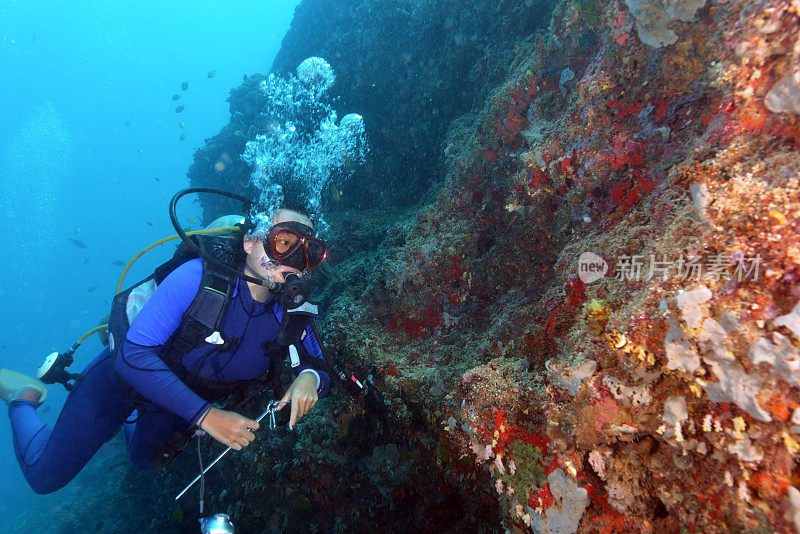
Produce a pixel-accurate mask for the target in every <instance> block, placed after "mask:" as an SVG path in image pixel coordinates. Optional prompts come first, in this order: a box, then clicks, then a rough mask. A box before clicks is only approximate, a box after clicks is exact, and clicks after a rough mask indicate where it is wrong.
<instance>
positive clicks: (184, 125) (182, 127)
mask: <svg viewBox="0 0 800 534" xmlns="http://www.w3.org/2000/svg"><path fill="white" fill-rule="evenodd" d="M178 128H180V129H181V130H183V129H184V128H186V123H185V122H183V121H181V122H179V123H178Z"/></svg>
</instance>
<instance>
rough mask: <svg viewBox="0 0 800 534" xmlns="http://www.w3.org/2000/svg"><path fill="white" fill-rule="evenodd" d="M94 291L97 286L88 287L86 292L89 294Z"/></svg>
mask: <svg viewBox="0 0 800 534" xmlns="http://www.w3.org/2000/svg"><path fill="white" fill-rule="evenodd" d="M95 289H97V286H92V287H90V288H89V289H87V291H88V292H89V293H91V292H92V291H94V290H95Z"/></svg>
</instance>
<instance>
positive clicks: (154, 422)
mask: <svg viewBox="0 0 800 534" xmlns="http://www.w3.org/2000/svg"><path fill="white" fill-rule="evenodd" d="M137 415H138V417H136V420H135V421H134V422H132V423H128V422H126V423H125V426H124V428H125V439H126V441H127V443H128V456H129V457H130V459H131V462H133V465H135V466H136V467H138V468H139V469H141V470H142V471H148V470H150V469H155V468H157V467H160V466H161V465H164V463H162V461H163V460H161V459H157V463H153V451H155V450H156V448H157V447H159V446H161V445H162V444H165V443H166V441H167V440H170V439H171V438H173V437H175V434H176V433H177V432H183V431H186V430H187V429H188V428H189V424H188V423H187V422H186V421H184V420H183V419H181V418H180V417H178V416H177V415H175V414H173V413H172V412H169V411H166V410H164V409H163V408H159V407H158V406H156V405H154V404H152V403H147V407H146V408H145V409H144V410H143V412H142V413H141V414H137ZM189 438H190V436H189V435H187V436H186V439H185V440H183V439H182V440H179V441H180V443H174V445H177V446H178V447H180V446H185V445H186V444H188V442H189ZM168 448H170V447H168ZM159 456H160V454H159ZM170 459H171V458H170Z"/></svg>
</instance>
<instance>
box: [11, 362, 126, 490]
mask: <svg viewBox="0 0 800 534" xmlns="http://www.w3.org/2000/svg"><path fill="white" fill-rule="evenodd" d="M113 371H114V365H113V361H112V358H111V355H110V353H109V351H108V349H107V348H105V349H103V350H102V351H101V352H100V353H99V354H98V355H97V356H96V357H95V358H94V360H92V362H91V363H89V365H87V366H86V369H84V372H83V379H82V380H81V381H80V382H79V383H78V386H77V387H76V388H75V389H74V390H73V391H72V392H71V393H70V394H69V397H68V398H67V401H66V402H65V403H64V407H63V408H62V410H61V414H60V415H59V416H58V421H56V424H55V426H54V427H53V429H52V430H51V429H50V428H48V427H47V425H45V424H44V423H43V422H42V421H41V419H39V416H38V415H37V414H36V410H35V408H36V404H35V403H33V402H31V401H29V400H25V399H16V400H12V401H10V402H9V403H8V412H9V416H10V418H11V428H12V430H13V433H14V451H15V452H16V455H17V460H18V461H19V465H20V467H21V468H22V473H23V474H24V475H25V478H26V479H27V481H28V483H29V484H30V485H31V487H32V488H33V490H34V491H35V492H36V493H51V492H53V491H56V490H57V489H60V488H62V487H63V486H65V485H66V484H67V483H68V482H69V481H70V480H72V479H73V478H74V477H75V475H77V474H78V472H79V471H80V470H81V469H82V468H83V466H84V465H86V462H88V461H89V459H90V458H91V457H92V456H94V454H95V453H96V452H97V450H98V449H99V448H100V446H101V445H103V443H105V442H106V441H108V440H109V439H111V438H112V437H113V436H114V434H116V432H117V430H118V429H119V426H120V424H122V421H123V420H124V419H125V417H126V416H127V415H128V413H130V404H129V402H128V401H127V400H125V399H124V398H123V397H122V396H121V395H120V394H119V392H118V391H117V387H116V382H115V380H114V374H113Z"/></svg>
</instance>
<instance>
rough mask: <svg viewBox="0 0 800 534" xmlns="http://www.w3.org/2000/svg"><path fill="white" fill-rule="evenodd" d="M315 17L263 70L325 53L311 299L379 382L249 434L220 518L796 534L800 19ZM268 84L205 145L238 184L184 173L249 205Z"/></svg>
mask: <svg viewBox="0 0 800 534" xmlns="http://www.w3.org/2000/svg"><path fill="white" fill-rule="evenodd" d="M332 5H333V4H332V3H331V2H330V1H323V0H305V1H303V2H302V3H301V4H300V6H299V7H298V10H297V13H296V18H295V21H294V23H293V26H292V30H291V31H290V33H289V35H287V37H286V39H285V40H284V47H283V49H282V50H281V53H280V54H279V56H278V58H277V59H276V62H275V69H276V70H277V71H278V72H281V71H284V70H285V71H288V70H290V69H294V68H295V67H296V65H297V64H298V63H299V61H300V60H302V59H303V58H305V57H307V56H311V55H319V56H323V57H326V58H327V59H328V60H329V61H330V62H331V64H332V65H333V67H334V68H335V69H336V72H337V76H338V81H337V84H336V85H335V86H334V87H333V88H332V90H334V91H338V94H339V96H340V98H341V102H342V106H343V108H344V109H346V110H347V112H350V111H353V112H357V113H359V114H361V115H363V116H364V117H365V124H366V127H367V131H368V135H369V138H370V140H371V144H372V149H373V152H372V156H373V159H372V162H371V170H369V169H368V170H367V172H366V173H365V175H364V176H363V177H362V178H361V181H360V182H359V181H358V177H354V178H353V179H354V180H356V182H354V183H351V184H350V187H351V190H350V191H348V192H347V194H346V195H345V197H344V198H345V199H348V200H346V201H345V200H343V202H342V203H340V205H339V206H337V209H335V210H333V211H332V212H331V214H330V217H329V218H330V224H331V229H330V234H331V235H330V242H331V247H330V248H331V251H332V257H331V263H330V266H329V270H328V273H327V274H321V275H320V278H319V279H318V282H319V284H321V285H322V286H323V288H324V290H325V291H324V293H323V295H322V296H321V300H322V301H323V305H324V308H325V309H326V310H327V311H326V316H325V321H324V322H325V337H326V342H327V345H328V347H329V350H330V351H331V353H332V354H336V355H337V356H338V357H339V358H340V359H341V360H342V361H344V362H345V363H346V364H347V365H348V366H349V367H350V368H352V369H353V370H355V371H356V372H357V373H358V374H359V376H362V377H364V378H365V379H366V380H367V381H368V382H370V383H372V384H374V385H375V386H376V387H377V388H378V389H379V390H380V391H382V393H375V394H373V395H370V396H367V397H366V398H364V399H359V400H352V399H348V398H347V397H346V396H345V395H340V394H337V395H334V396H332V397H331V398H329V399H326V400H324V401H322V402H320V404H319V405H318V406H317V407H316V408H315V410H314V412H312V414H310V415H309V416H307V417H306V418H305V419H304V420H303V422H302V423H301V425H299V426H298V428H299V431H298V432H297V433H291V434H286V435H284V436H280V437H279V439H277V440H274V441H270V442H267V441H266V440H265V441H264V442H258V443H256V444H254V445H253V446H252V450H251V451H248V452H246V453H245V454H244V455H243V457H246V458H247V460H248V461H243V462H240V463H238V464H237V466H236V477H240V479H241V483H240V484H238V485H234V487H230V488H229V489H228V493H227V494H226V503H229V508H228V513H230V514H232V516H233V517H234V522H236V523H237V525H239V524H241V525H243V528H245V531H260V530H261V529H264V528H265V527H264V525H265V524H267V525H270V527H269V529H268V531H281V530H286V531H300V530H303V529H307V528H309V526H310V525H316V526H317V527H318V528H320V529H321V530H323V531H328V530H335V529H337V528H338V529H344V530H345V531H361V529H363V527H364V525H369V527H370V528H371V529H375V530H386V531H391V530H393V529H396V528H398V526H399V525H403V528H408V529H413V530H421V531H443V532H447V531H451V532H457V531H468V530H470V531H474V530H475V529H476V528H480V529H483V530H487V531H502V530H504V529H508V530H510V531H515V532H537V533H555V532H574V531H577V532H680V531H682V530H685V531H689V532H728V531H735V530H739V531H759V532H762V531H763V532H791V531H793V530H794V529H796V528H797V523H798V519H797V518H798V517H800V512H798V510H800V505H798V503H799V502H800V497H799V495H800V493H799V492H798V489H797V488H798V486H800V476H799V475H800V471H798V468H797V461H798V459H799V458H800V415H798V414H800V394H799V393H800V367H798V362H800V338H799V337H798V335H800V326H798V325H799V324H800V319H798V316H800V312H798V311H797V310H798V309H800V308H798V305H799V304H798V303H799V302H800V288H799V287H798V280H800V272H798V263H800V244H799V243H798V241H799V240H798V230H799V228H798V225H800V189H798V185H800V183H799V182H800V177H799V176H798V172H800V159H798V152H797V149H798V144H799V143H800V125H799V124H798V107H797V94H798V90H799V89H798V88H797V87H795V85H793V84H794V82H795V81H796V72H797V71H798V65H800V40H799V39H800V38H799V37H798V35H800V34H799V33H798V29H800V3H798V2H797V1H793V2H790V1H785V0H765V1H758V2H753V1H751V0H747V1H744V0H740V1H736V0H734V1H722V0H707V1H706V2H699V1H685V2H682V1H679V0H670V1H667V0H661V1H658V0H639V1H633V0H631V1H628V2H625V3H621V2H613V3H605V2H593V1H591V0H579V1H566V0H564V1H559V2H556V3H554V4H547V3H544V4H542V3H535V2H518V3H509V2H496V3H493V4H491V5H490V4H489V3H485V4H483V3H480V4H477V5H475V6H472V7H469V8H465V7H463V6H460V5H459V4H457V3H454V2H423V3H419V2H408V3H402V2H401V3H388V2H383V1H379V0H373V1H367V0H364V1H347V2H337V3H336V8H334V7H332ZM404 5H405V6H406V7H403V6H404ZM423 15H424V16H423ZM403 32H407V33H403ZM440 34H441V35H443V36H444V37H441V38H439V39H438V41H437V42H436V44H433V40H432V39H431V37H430V36H432V35H440ZM397 35H403V36H404V37H403V38H402V39H398V38H397ZM426 36H427V37H426ZM459 36H460V37H459ZM465 69H466V70H465ZM565 69H570V70H569V72H572V73H573V76H569V75H566V76H565V75H563V74H562V73H564V72H565ZM464 72H467V73H468V74H466V75H465V74H464ZM261 79H263V77H260V78H259V77H251V78H248V81H246V82H245V84H244V85H243V86H242V87H240V88H239V89H237V90H236V91H234V93H233V94H232V97H231V105H232V112H233V115H234V119H232V125H231V126H229V127H228V128H226V129H225V130H223V132H222V133H221V134H220V136H219V137H218V138H214V139H212V140H210V142H209V145H207V146H206V147H205V148H203V149H200V151H199V152H198V155H201V158H202V157H208V158H209V160H210V161H211V162H212V164H213V162H214V161H216V159H217V158H219V157H221V156H220V153H221V152H222V151H224V152H225V153H227V154H229V155H231V160H232V161H233V162H234V163H232V164H231V166H229V167H226V169H225V171H224V172H230V174H224V173H223V174H224V175H222V174H220V173H217V174H215V172H216V171H208V170H207V169H205V168H202V169H201V167H203V165H201V164H200V163H198V159H197V158H196V162H195V166H193V168H192V169H191V170H190V177H191V179H192V182H193V185H215V186H221V187H227V188H233V189H237V188H242V189H244V188H245V184H246V178H247V175H246V173H242V174H241V175H240V174H238V172H239V166H243V164H242V163H241V162H240V161H239V160H238V158H237V157H235V155H238V154H241V152H242V151H243V149H244V142H245V139H242V140H241V143H240V142H239V141H238V139H239V137H237V135H236V132H240V133H242V134H243V135H244V136H245V137H246V136H247V134H246V132H247V131H248V129H251V128H252V129H253V132H254V133H255V132H256V131H257V129H258V128H259V127H262V125H260V123H259V116H258V109H257V108H256V107H250V106H248V104H247V103H248V102H249V98H250V96H249V95H251V94H253V92H254V91H255V88H256V87H257V85H258V82H259V81H260V80H261ZM412 82H413V83H412ZM373 84H374V86H373ZM234 108H236V110H235V111H233V109H234ZM237 113H239V115H237ZM234 122H235V124H234ZM231 130H234V131H233V133H231ZM237 150H238V152H237ZM202 155H204V156H202ZM198 165H199V167H198ZM368 167H369V166H368ZM368 181H369V182H370V183H367V182H368ZM390 190H391V191H393V192H392V193H391V194H389V193H385V194H380V193H381V192H387V191H390ZM397 192H399V193H397ZM251 193H252V192H251ZM403 195H405V196H409V195H410V196H411V197H412V198H413V199H414V200H417V199H420V198H426V199H427V202H426V203H425V204H422V205H420V206H417V207H407V205H406V206H403V204H404V203H403V202H401V201H400V200H399V198H398V197H399V196H403ZM426 195H427V196H426ZM362 197H368V198H369V200H365V199H364V200H356V199H361V198H362ZM345 202H346V203H345ZM381 203H383V205H381V206H380V209H373V210H365V209H363V208H364V207H367V206H369V207H375V206H376V205H379V204H381ZM207 208H209V207H208V206H207ZM209 209H210V208H209ZM217 209H219V206H213V211H215V212H216V210H217ZM337 249H338V251H339V252H337ZM587 253H591V255H590V256H584V254H587ZM581 258H584V259H583V260H582V259H581ZM585 258H591V261H588V260H586V259H585ZM596 272H600V273H602V276H599V277H598V276H588V275H589V274H593V273H596ZM231 477H233V475H228V478H231ZM236 477H233V478H236ZM311 512H313V513H311Z"/></svg>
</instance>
